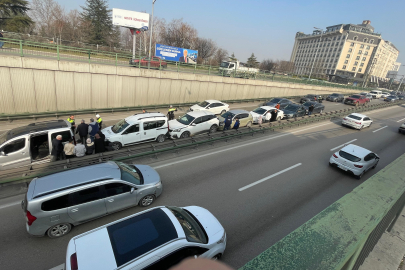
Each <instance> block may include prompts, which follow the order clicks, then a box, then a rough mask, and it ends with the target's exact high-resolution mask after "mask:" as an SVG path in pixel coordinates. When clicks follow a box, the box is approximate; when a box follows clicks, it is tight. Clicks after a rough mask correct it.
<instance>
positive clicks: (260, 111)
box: [250, 106, 284, 124]
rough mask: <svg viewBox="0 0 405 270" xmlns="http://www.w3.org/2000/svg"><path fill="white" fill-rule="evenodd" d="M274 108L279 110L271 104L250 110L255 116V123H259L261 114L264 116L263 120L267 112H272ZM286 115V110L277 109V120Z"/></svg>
mask: <svg viewBox="0 0 405 270" xmlns="http://www.w3.org/2000/svg"><path fill="white" fill-rule="evenodd" d="M274 110H277V109H276V108H274V107H270V106H261V107H259V108H256V109H254V110H253V111H251V112H250V114H251V115H252V116H253V123H255V124H257V122H258V121H259V117H260V115H261V116H262V117H263V122H264V120H265V118H266V114H268V113H270V114H271V112H272V111H274ZM283 117H284V112H283V111H282V110H277V116H276V120H277V121H279V120H281V119H283Z"/></svg>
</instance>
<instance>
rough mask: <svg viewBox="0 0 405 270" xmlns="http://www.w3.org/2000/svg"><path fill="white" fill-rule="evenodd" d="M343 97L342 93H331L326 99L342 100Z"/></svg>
mask: <svg viewBox="0 0 405 270" xmlns="http://www.w3.org/2000/svg"><path fill="white" fill-rule="evenodd" d="M344 99H345V97H344V96H343V95H342V94H337V93H333V94H332V95H329V96H327V97H326V100H327V101H332V102H343V100H344Z"/></svg>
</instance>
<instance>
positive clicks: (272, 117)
mask: <svg viewBox="0 0 405 270" xmlns="http://www.w3.org/2000/svg"><path fill="white" fill-rule="evenodd" d="M277 113H278V111H277V110H273V111H271V119H270V122H273V121H276V120H277Z"/></svg>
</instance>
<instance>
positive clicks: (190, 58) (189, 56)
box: [155, 44, 198, 64]
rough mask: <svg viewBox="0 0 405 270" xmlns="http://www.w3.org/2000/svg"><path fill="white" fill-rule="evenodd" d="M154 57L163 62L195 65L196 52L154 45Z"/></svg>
mask: <svg viewBox="0 0 405 270" xmlns="http://www.w3.org/2000/svg"><path fill="white" fill-rule="evenodd" d="M155 55H156V56H157V57H160V58H161V59H164V60H169V61H176V62H183V63H190V64H196V63H197V57H198V51H195V50H190V49H184V48H177V47H173V46H167V45H162V44H156V47H155Z"/></svg>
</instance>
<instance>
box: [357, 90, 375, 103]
mask: <svg viewBox="0 0 405 270" xmlns="http://www.w3.org/2000/svg"><path fill="white" fill-rule="evenodd" d="M359 95H361V96H365V97H366V98H368V99H369V100H370V101H371V100H373V95H371V94H370V93H368V92H361V93H360V94H359Z"/></svg>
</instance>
